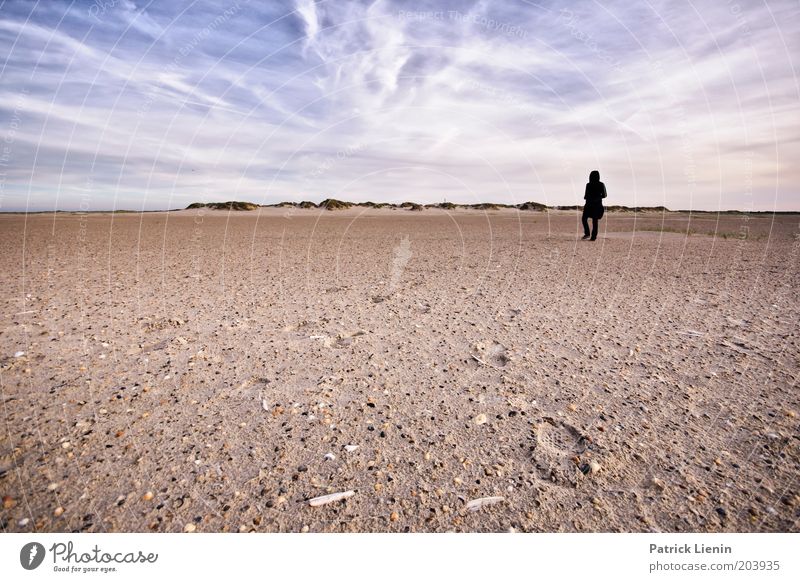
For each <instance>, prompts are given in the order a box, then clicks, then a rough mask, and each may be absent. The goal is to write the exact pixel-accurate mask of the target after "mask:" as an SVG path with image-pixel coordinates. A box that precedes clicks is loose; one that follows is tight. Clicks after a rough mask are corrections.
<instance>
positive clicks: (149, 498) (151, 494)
mask: <svg viewBox="0 0 800 582" xmlns="http://www.w3.org/2000/svg"><path fill="white" fill-rule="evenodd" d="M153 497H154V495H153V492H152V491H148V492H147V493H145V494H144V495H142V499H144V500H145V501H150V500H151V499H153Z"/></svg>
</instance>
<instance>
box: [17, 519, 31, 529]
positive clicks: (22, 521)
mask: <svg viewBox="0 0 800 582" xmlns="http://www.w3.org/2000/svg"><path fill="white" fill-rule="evenodd" d="M28 522H30V519H28V518H27V517H23V518H22V519H20V520H19V521H18V522H17V525H19V526H20V527H25V526H26V525H28Z"/></svg>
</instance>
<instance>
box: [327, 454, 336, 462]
mask: <svg viewBox="0 0 800 582" xmlns="http://www.w3.org/2000/svg"><path fill="white" fill-rule="evenodd" d="M325 460H326V461H335V460H336V455H334V454H333V453H326V454H325Z"/></svg>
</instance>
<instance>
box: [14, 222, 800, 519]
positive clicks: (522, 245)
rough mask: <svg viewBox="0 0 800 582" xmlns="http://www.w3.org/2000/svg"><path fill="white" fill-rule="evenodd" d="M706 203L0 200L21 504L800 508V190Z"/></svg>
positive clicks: (195, 512)
mask: <svg viewBox="0 0 800 582" xmlns="http://www.w3.org/2000/svg"><path fill="white" fill-rule="evenodd" d="M688 221H689V216H688V215H683V214H667V215H660V214H654V215H641V214H639V215H633V214H609V215H607V216H606V218H605V219H604V220H603V223H602V230H601V237H600V240H598V241H597V242H595V243H591V242H582V241H580V240H578V237H579V235H578V229H579V220H578V216H577V214H575V213H571V212H550V213H541V212H517V211H512V210H503V211H491V212H481V211H474V210H472V211H470V210H459V211H455V212H449V213H448V212H446V211H443V210H425V211H423V212H409V211H403V210H369V211H364V210H363V209H356V208H354V209H350V210H346V211H340V212H327V211H319V210H292V209H277V208H276V209H262V210H260V211H255V212H243V213H232V214H229V213H227V212H221V211H203V210H200V211H181V212H173V213H169V214H167V213H150V214H144V215H139V214H116V215H110V214H90V215H75V214H58V215H55V216H54V215H52V214H42V215H30V216H28V217H25V216H22V215H3V216H0V283H2V290H3V294H2V298H0V348H1V349H0V370H1V371H0V387H1V388H2V419H3V426H2V435H1V438H0V491H1V492H2V495H3V508H2V513H0V516H1V519H0V523H1V524H2V529H3V530H4V531H234V532H236V531H252V530H255V531H328V532H340V531H416V532H421V531H508V530H511V529H513V530H516V531H798V519H799V518H798V516H799V515H800V483H799V482H798V469H799V468H800V465H799V463H800V451H799V450H798V446H799V445H800V442H799V440H798V417H797V415H798V413H799V412H800V403H799V402H798V400H800V398H799V397H798V390H797V376H798V367H799V366H798V360H799V358H798V355H799V354H798V352H799V350H798V347H799V345H798V321H799V320H800V313H798V312H799V311H800V309H798V308H799V306H800V305H799V304H798V288H799V285H798V284H799V283H800V273H799V272H798V232H799V231H798V224H799V223H800V217H798V216H778V217H771V216H766V217H753V218H750V219H749V220H748V219H747V218H746V217H743V216H730V215H729V216H721V217H717V216H715V215H701V216H695V217H692V218H691V224H689V222H688ZM662 227H665V228H666V229H667V231H668V232H665V233H663V234H662V233H659V232H656V230H658V229H660V228H662ZM743 227H746V228H747V229H748V233H749V236H748V237H747V239H746V240H743V239H742V238H741V236H740V233H741V232H744V231H743V230H742V229H743ZM687 229H690V230H691V232H692V233H693V234H691V235H689V236H687V235H686V232H687ZM714 232H717V234H718V235H719V236H717V237H713V236H709V235H708V234H707V233H714ZM704 233H706V234H704ZM355 447H357V448H355ZM344 491H353V492H354V493H353V495H352V496H350V497H349V498H347V499H345V500H340V501H336V502H333V503H329V504H326V505H322V506H317V507H312V506H311V505H310V504H309V500H310V499H311V498H314V497H318V496H322V495H326V494H329V493H336V492H344ZM487 497H494V498H500V499H494V500H493V501H495V503H492V504H486V505H484V506H482V507H478V508H475V507H474V504H473V505H469V502H471V501H473V500H476V499H480V498H487ZM472 509H476V510H475V511H472Z"/></svg>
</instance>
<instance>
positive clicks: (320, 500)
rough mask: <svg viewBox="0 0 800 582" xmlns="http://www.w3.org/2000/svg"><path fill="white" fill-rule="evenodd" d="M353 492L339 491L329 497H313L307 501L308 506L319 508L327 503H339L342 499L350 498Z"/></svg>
mask: <svg viewBox="0 0 800 582" xmlns="http://www.w3.org/2000/svg"><path fill="white" fill-rule="evenodd" d="M355 494H356V492H355V491H352V490H351V491H340V492H338V493H331V494H330V495H323V496H321V497H314V498H313V499H309V500H308V504H309V505H310V506H311V507H319V506H320V505H326V504H328V503H333V502H334V501H340V500H342V499H347V498H348V497H352V496H353V495H355Z"/></svg>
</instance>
